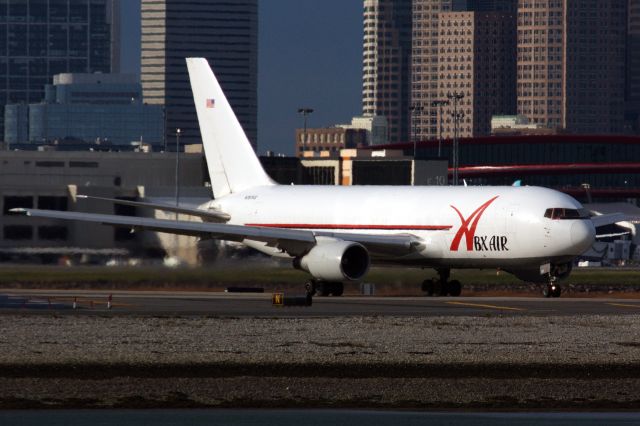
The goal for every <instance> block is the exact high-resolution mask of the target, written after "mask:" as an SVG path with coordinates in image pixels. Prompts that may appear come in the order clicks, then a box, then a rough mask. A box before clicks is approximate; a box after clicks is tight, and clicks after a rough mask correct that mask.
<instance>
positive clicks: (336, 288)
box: [331, 283, 344, 297]
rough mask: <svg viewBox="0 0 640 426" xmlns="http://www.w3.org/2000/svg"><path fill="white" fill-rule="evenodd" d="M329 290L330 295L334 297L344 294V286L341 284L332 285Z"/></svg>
mask: <svg viewBox="0 0 640 426" xmlns="http://www.w3.org/2000/svg"><path fill="white" fill-rule="evenodd" d="M332 287H333V288H332V289H331V294H332V295H333V296H335V297H340V296H342V294H343V293H344V284H343V283H333V285H332Z"/></svg>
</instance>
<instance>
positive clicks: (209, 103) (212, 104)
mask: <svg viewBox="0 0 640 426" xmlns="http://www.w3.org/2000/svg"><path fill="white" fill-rule="evenodd" d="M215 106H216V100H215V99H207V108H214V107H215Z"/></svg>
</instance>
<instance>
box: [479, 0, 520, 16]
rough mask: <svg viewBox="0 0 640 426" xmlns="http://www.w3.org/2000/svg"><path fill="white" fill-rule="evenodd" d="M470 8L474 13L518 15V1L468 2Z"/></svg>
mask: <svg viewBox="0 0 640 426" xmlns="http://www.w3.org/2000/svg"><path fill="white" fill-rule="evenodd" d="M468 8H469V10H472V11H474V12H509V13H516V11H517V9H518V0H468Z"/></svg>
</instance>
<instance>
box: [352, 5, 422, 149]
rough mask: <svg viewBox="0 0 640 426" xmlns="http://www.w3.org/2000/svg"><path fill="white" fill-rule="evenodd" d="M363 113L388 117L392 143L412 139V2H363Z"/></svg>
mask: <svg viewBox="0 0 640 426" xmlns="http://www.w3.org/2000/svg"><path fill="white" fill-rule="evenodd" d="M363 51H364V52H363V55H364V57H363V82H362V110H363V114H364V115H369V116H385V117H386V119H387V122H388V125H389V127H388V129H389V132H388V135H389V141H390V142H398V141H405V140H408V138H409V129H408V126H409V121H408V111H409V102H410V87H411V86H410V84H411V74H410V72H411V69H410V60H411V0H365V1H364V49H363Z"/></svg>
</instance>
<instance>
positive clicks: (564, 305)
mask: <svg viewBox="0 0 640 426" xmlns="http://www.w3.org/2000/svg"><path fill="white" fill-rule="evenodd" d="M110 295H111V300H109V296H110ZM74 302H75V309H74V306H73V305H74ZM109 302H110V304H111V308H110V309H109V308H108V303H109ZM50 312H55V313H56V314H69V315H96V314H100V315H103V314H109V315H114V316H118V315H142V316H164V315H181V316H212V317H269V318H305V317H341V316H412V317H435V316H496V315H499V316H577V315H637V314H640V299H615V298H590V299H585V298H578V299H576V298H559V299H545V298H542V297H540V298H532V297H457V298H450V297H361V296H358V297H354V296H349V297H340V298H334V297H325V298H323V297H314V299H313V304H312V306H308V307H303V306H296V307H283V306H274V305H273V304H272V295H271V294H270V293H265V294H259V295H258V294H236V293H222V292H219V293H213V292H167V291H158V292H131V291H118V292H113V293H109V292H105V291H75V290H65V291H62V290H61V291H38V290H0V314H15V313H25V314H47V313H50Z"/></svg>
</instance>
